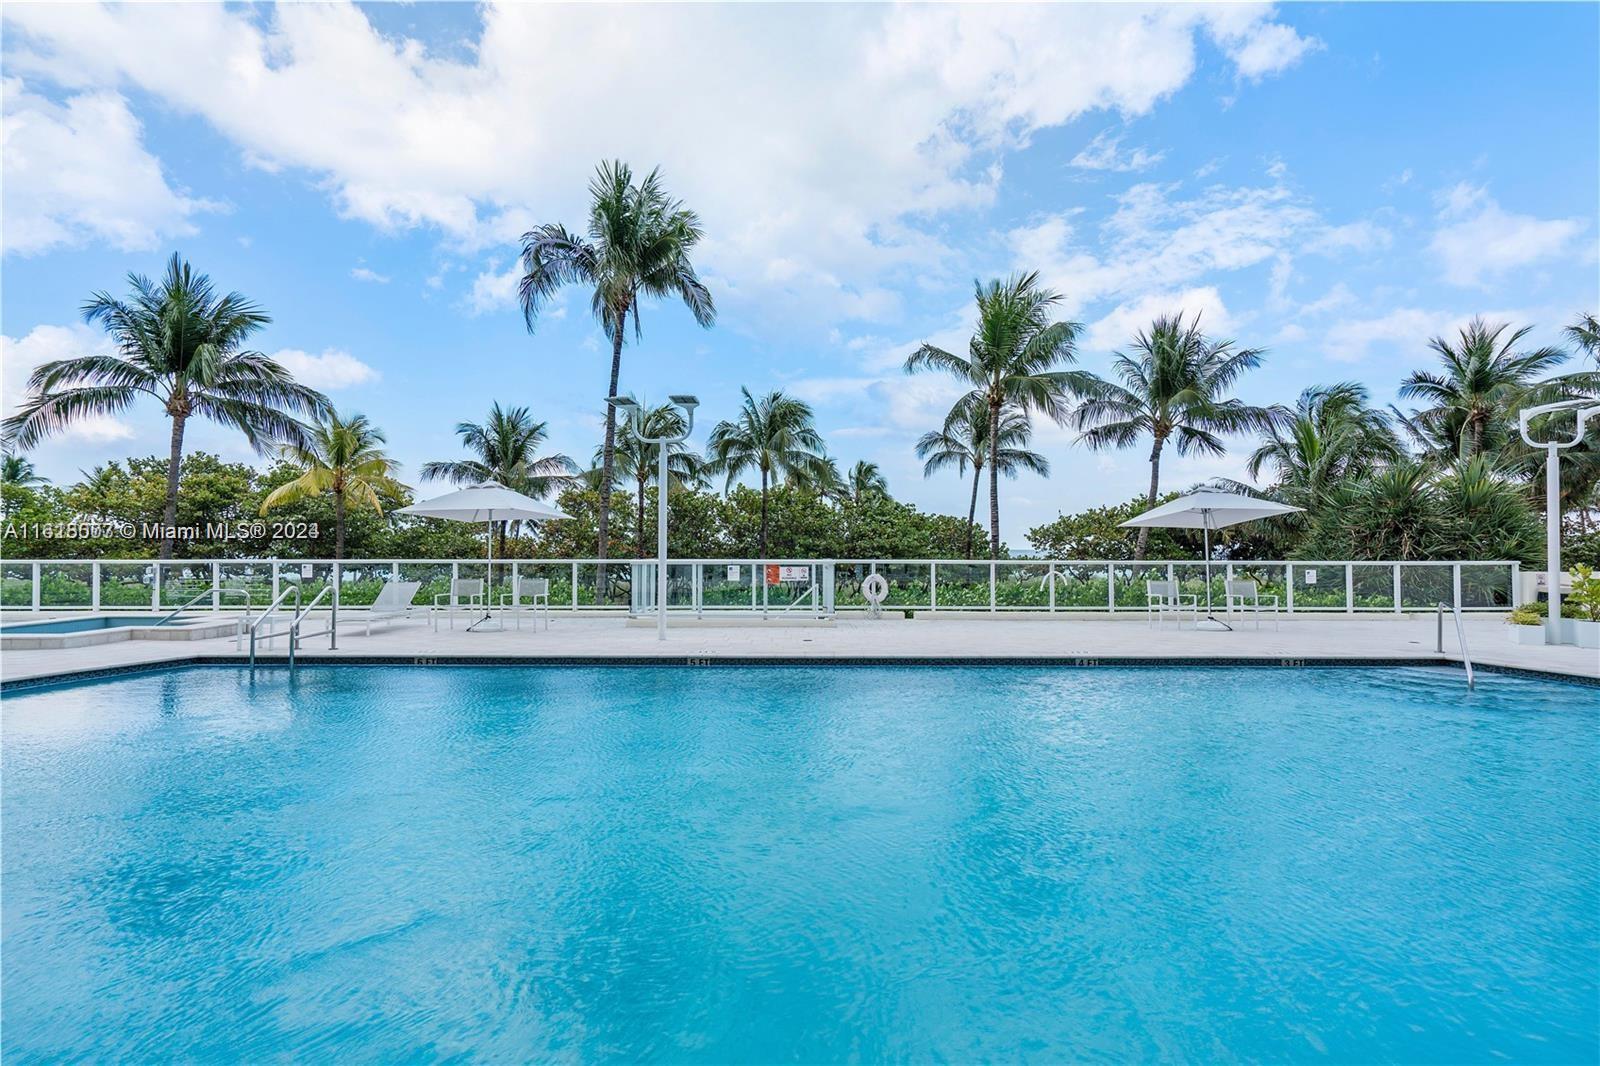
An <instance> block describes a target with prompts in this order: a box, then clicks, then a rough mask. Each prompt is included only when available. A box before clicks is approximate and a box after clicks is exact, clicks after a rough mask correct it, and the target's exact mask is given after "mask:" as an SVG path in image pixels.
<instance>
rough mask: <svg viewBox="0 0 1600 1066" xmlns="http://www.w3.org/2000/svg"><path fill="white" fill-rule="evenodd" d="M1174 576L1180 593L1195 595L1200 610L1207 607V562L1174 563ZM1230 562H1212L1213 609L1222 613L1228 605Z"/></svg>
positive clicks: (1181, 594)
mask: <svg viewBox="0 0 1600 1066" xmlns="http://www.w3.org/2000/svg"><path fill="white" fill-rule="evenodd" d="M1172 576H1173V578H1174V579H1175V580H1176V581H1177V582H1178V595H1180V596H1193V597H1194V602H1195V604H1196V605H1197V606H1198V607H1199V609H1200V610H1202V611H1204V610H1205V609H1206V564H1205V563H1204V562H1203V561H1195V562H1185V563H1173V564H1172ZM1227 579H1228V564H1227V563H1222V562H1217V561H1215V560H1213V561H1212V563H1211V609H1212V612H1213V613H1220V612H1221V611H1222V610H1223V608H1224V607H1225V606H1226V605H1227V599H1226V593H1227V587H1226V585H1225V584H1224V582H1226V581H1227Z"/></svg>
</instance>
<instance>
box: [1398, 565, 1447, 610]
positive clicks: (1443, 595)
mask: <svg viewBox="0 0 1600 1066" xmlns="http://www.w3.org/2000/svg"><path fill="white" fill-rule="evenodd" d="M1440 602H1444V603H1449V604H1453V603H1455V579H1454V576H1453V575H1452V573H1451V567H1450V565H1449V564H1448V563H1443V564H1435V563H1418V564H1416V565H1411V564H1407V565H1405V566H1402V567H1401V568H1400V606H1401V607H1402V608H1404V609H1405V610H1408V611H1428V610H1432V609H1433V608H1434V607H1435V606H1436V605H1437V604H1439V603H1440Z"/></svg>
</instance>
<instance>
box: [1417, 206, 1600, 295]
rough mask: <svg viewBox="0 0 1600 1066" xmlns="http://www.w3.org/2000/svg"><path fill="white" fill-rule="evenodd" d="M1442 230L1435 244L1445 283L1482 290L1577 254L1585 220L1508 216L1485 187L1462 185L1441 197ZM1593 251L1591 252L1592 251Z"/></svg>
mask: <svg viewBox="0 0 1600 1066" xmlns="http://www.w3.org/2000/svg"><path fill="white" fill-rule="evenodd" d="M1438 203H1439V223H1440V224H1439V228H1438V230H1436V231H1435V232H1434V235H1433V241H1432V243H1431V245H1430V248H1431V249H1432V251H1433V253H1434V254H1435V255H1436V256H1438V257H1439V260H1440V261H1441V262H1442V263H1443V264H1444V276H1445V280H1447V281H1449V282H1450V283H1451V284H1454V285H1463V286H1478V285H1482V284H1483V283H1484V282H1485V281H1487V280H1489V279H1492V278H1497V277H1500V276H1501V275H1504V274H1506V273H1507V272H1509V271H1512V270H1516V269H1517V268H1519V267H1525V266H1529V265H1531V264H1533V263H1537V262H1539V261H1540V260H1544V259H1552V258H1555V257H1557V256H1560V255H1562V254H1564V253H1566V252H1568V251H1569V250H1570V249H1572V247H1573V244H1574V241H1575V240H1576V238H1577V237H1578V235H1579V234H1581V233H1583V232H1584V231H1585V230H1587V229H1588V228H1589V223H1588V221H1587V220H1586V219H1581V218H1552V219H1541V218H1535V217H1534V216H1532V215H1518V214H1513V213H1511V212H1509V211H1506V210H1505V209H1504V208H1502V207H1501V206H1500V205H1499V204H1498V203H1497V202H1495V200H1494V198H1493V197H1492V196H1490V195H1489V191H1488V190H1487V189H1485V188H1483V187H1482V186H1475V185H1468V184H1467V183H1466V182H1462V183H1461V184H1459V185H1456V186H1454V187H1453V188H1450V189H1447V190H1445V191H1444V192H1443V193H1441V194H1440V195H1439V197H1438ZM1591 252H1592V249H1591Z"/></svg>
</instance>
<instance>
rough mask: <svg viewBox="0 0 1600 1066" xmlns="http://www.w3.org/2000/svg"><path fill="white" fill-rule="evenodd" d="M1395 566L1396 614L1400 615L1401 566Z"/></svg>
mask: <svg viewBox="0 0 1600 1066" xmlns="http://www.w3.org/2000/svg"><path fill="white" fill-rule="evenodd" d="M1393 565H1394V613H1395V614H1400V613H1401V611H1400V564H1399V563H1395V564H1393Z"/></svg>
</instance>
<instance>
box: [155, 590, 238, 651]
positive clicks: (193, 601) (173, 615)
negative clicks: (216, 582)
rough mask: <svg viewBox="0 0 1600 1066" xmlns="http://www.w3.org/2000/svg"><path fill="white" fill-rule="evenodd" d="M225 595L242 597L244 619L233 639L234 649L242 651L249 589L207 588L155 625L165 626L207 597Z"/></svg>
mask: <svg viewBox="0 0 1600 1066" xmlns="http://www.w3.org/2000/svg"><path fill="white" fill-rule="evenodd" d="M227 595H234V596H243V597H244V617H243V618H241V619H240V620H239V629H238V632H237V634H236V635H235V637H234V647H236V648H239V649H243V648H244V634H245V630H247V629H249V628H250V606H251V604H250V590H249V589H234V588H215V589H212V588H208V589H204V590H203V591H200V592H197V593H195V594H194V596H192V597H190V598H189V599H188V600H185V601H184V603H183V606H181V607H179V608H178V609H177V610H176V611H173V612H172V613H171V614H169V615H167V616H166V617H165V618H163V619H161V621H159V622H157V623H156V625H158V626H164V625H166V624H167V623H168V622H170V621H172V620H173V619H174V618H176V617H178V616H179V615H180V614H182V613H183V612H184V611H187V610H188V609H189V608H191V607H193V606H194V605H195V604H197V603H199V602H200V601H201V600H203V599H205V598H206V597H207V596H218V597H221V596H227Z"/></svg>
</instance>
